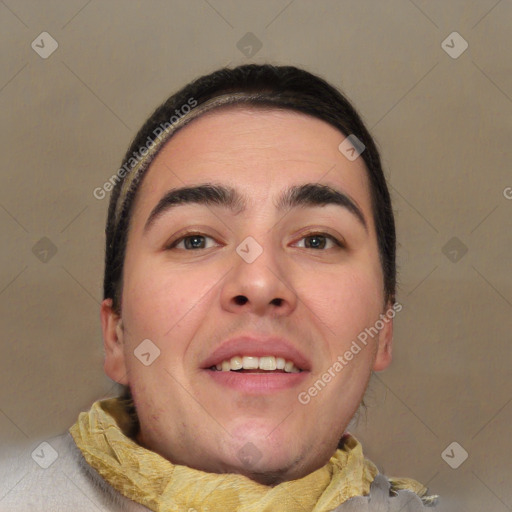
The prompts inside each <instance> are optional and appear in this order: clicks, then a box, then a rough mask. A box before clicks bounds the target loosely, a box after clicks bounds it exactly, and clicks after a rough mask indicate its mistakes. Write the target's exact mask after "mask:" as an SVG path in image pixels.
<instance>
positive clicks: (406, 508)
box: [332, 473, 439, 512]
mask: <svg viewBox="0 0 512 512" xmlns="http://www.w3.org/2000/svg"><path fill="white" fill-rule="evenodd" d="M384 510H385V511H387V512H399V511H400V512H430V511H436V510H439V508H438V497H437V496H423V497H422V498H420V497H419V496H418V495H417V494H416V493H414V492H412V491H409V490H405V489H395V488H394V487H393V485H392V483H391V482H390V480H389V479H388V478H387V477H386V476H384V475H383V474H381V473H379V474H378V475H377V476H376V477H375V479H374V480H373V482H372V484H371V486H370V494H369V495H368V496H356V497H355V498H351V499H350V500H348V501H346V502H345V503H343V504H342V505H340V506H338V507H337V508H335V509H334V510H333V511H332V512H356V511H357V512H381V511H384Z"/></svg>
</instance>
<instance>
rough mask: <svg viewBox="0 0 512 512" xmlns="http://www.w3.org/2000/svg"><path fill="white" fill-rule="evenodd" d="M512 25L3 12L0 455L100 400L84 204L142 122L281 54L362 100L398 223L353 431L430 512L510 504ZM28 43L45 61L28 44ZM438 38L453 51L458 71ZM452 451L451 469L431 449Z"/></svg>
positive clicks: (184, 11)
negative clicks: (393, 313)
mask: <svg viewBox="0 0 512 512" xmlns="http://www.w3.org/2000/svg"><path fill="white" fill-rule="evenodd" d="M511 22H512V2H510V1H507V0H502V1H496V0H479V1H478V2H463V1H449V2H447V1H442V0H436V1H433V0H431V1H426V0H423V1H421V0H415V2H412V1H410V0H394V1H387V2H380V1H377V0H374V1H361V2H359V1H336V0H319V1H316V2H313V1H308V0H294V1H293V0H292V1H290V0H272V1H260V2H256V1H254V2H248V1H245V2H236V1H234V0H231V1H229V0H208V1H206V0H194V1H178V0H173V1H154V0H153V1H146V2H127V1H125V2H122V1H119V0H109V1H105V2H100V1H98V0H92V1H90V2H87V1H86V0H73V1H70V0H67V1H60V2H59V1H45V2H39V1H35V0H34V1H23V0H3V1H1V2H0V42H1V45H2V53H1V56H0V69H1V78H0V112H1V116H2V137H1V138H0V144H1V147H0V151H1V156H2V165H1V172H2V186H1V188H0V224H1V227H2V246H3V247H2V253H1V265H0V307H1V311H2V351H1V354H2V357H1V359H0V439H1V444H2V446H6V445H11V446H12V445H19V446H20V450H22V448H21V447H22V446H24V448H23V449H24V450H30V451H31V450H32V449H34V448H35V447H36V446H37V445H38V443H39V442H40V441H41V440H44V439H48V438H50V437H52V436H54V435H56V434H59V433H61V432H64V431H65V430H66V429H67V428H68V427H69V426H70V425H71V424H72V423H73V422H74V421H75V419H76V417H77V415H78V413H79V411H81V410H85V409H87V408H88V407H89V406H90V404H91V403H92V402H93V401H94V400H96V399H98V398H100V397H102V396H107V395H109V394H112V393H114V392H115V391H116V388H115V387H113V383H112V381H110V380H109V379H108V378H106V377H105V376H104V375H103V368H102V359H103V349H102V340H101V331H100V323H99V302H100V300H101V285H102V273H103V250H104V248H103V244H104V236H103V229H104V222H105V218H106V209H107V202H108V199H104V200H97V199H95V198H94V197H93V194H92V192H93V190H94V188H96V187H99V186H101V185H102V184H103V183H104V182H105V180H107V179H108V178H109V177H110V176H111V175H112V174H113V173H114V172H115V171H116V170H117V168H118V165H119V163H120V161H121V157H122V155H123V154H124V151H125V150H126V148H127V146H128V144H129V142H130V140H131V137H133V136H134V135H135V133H136V131H137V130H138V128H139V126H140V125H141V123H142V122H143V121H144V120H145V118H146V117H147V115H148V114H149V113H150V112H151V111H152V110H153V108H154V107H156V105H157V104H159V103H160V102H161V101H162V100H164V99H165V98H166V97H167V96H168V95H169V94H171V93H172V92H173V91H175V90H176V89H177V88H178V87H181V86H182V85H184V84H185V83H186V82H188V81H189V80H191V79H193V78H195V77H197V76H199V75H202V74H204V73H207V72H210V71H213V70H215V69H217V68H218V67H221V66H223V65H226V64H230V65H237V64H242V63H247V62H270V63H275V64H293V65H298V66H303V67H305V68H306V69H308V70H310V71H312V72H315V73H319V74H321V75H322V76H324V77H325V78H326V79H327V80H329V81H330V82H332V83H333V84H334V85H336V86H338V87H340V88H341V89H342V90H343V91H344V92H345V93H346V94H347V95H348V97H349V98H351V100H353V102H354V103H355V105H356V107H357V108H358V109H359V110H360V112H361V113H362V115H363V117H364V119H365V120H366V122H367V125H368V127H369V128H370V129H371V131H372V133H373V134H374V136H375V137H376V139H377V141H378V143H379V146H380V148H381V151H382V157H383V161H384V164H385V167H386V172H387V174H388V176H389V179H390V185H391V190H392V196H393V200H394V206H395V210H396V215H397V224H398V237H399V242H400V248H399V254H398V262H399V272H400V273H399V280H400V290H399V294H398V301H399V302H401V303H402V304H403V311H402V312H401V313H399V315H398V316H397V318H396V324H395V325H396V327H395V348H394V361H393V364H392V366H391V368H390V369H388V370H387V371H385V372H382V373H379V374H376V375H374V377H373V378H372V382H371V384H370V388H369V391H368V393H367V397H366V401H367V403H368V406H369V407H368V412H367V415H366V419H365V418H364V416H362V417H361V419H360V421H359V423H358V424H357V426H355V428H354V429H353V432H354V433H355V434H356V435H357V436H358V438H359V439H360V440H361V441H362V443H363V446H364V448H365V452H366V455H367V456H368V457H369V458H371V459H372V460H373V461H375V462H376V463H377V464H378V465H379V467H380V468H381V469H382V470H383V471H385V472H386V473H387V474H389V475H400V476H410V477H413V478H416V479H418V480H420V481H421V482H423V483H425V484H427V485H428V486H429V487H430V489H431V491H432V492H435V493H439V494H441V495H443V496H444V497H445V505H444V508H443V510H454V511H459V510H465V511H480V510H486V511H491V510H492V511H496V512H501V511H507V510H512V486H510V484H509V480H510V477H511V476H512V466H511V462H510V461H511V459H512V442H511V435H510V424H511V421H512V404H511V401H512V385H511V380H510V376H511V371H510V365H511V359H512V358H511V356H512V322H511V316H512V315H511V313H512V277H511V276H512V272H511V263H510V262H511V260H510V251H511V249H512V235H511V232H512V230H511V228H512V200H509V199H507V198H506V195H507V191H508V196H509V198H510V197H512V190H511V189H510V188H507V187H512V173H511V164H510V161H511V157H512V155H511V148H512V144H511V142H512V140H511V139H512V126H511V125H512V60H511V58H510V55H511V54H512V38H511V36H510V34H511ZM43 31H47V32H49V33H50V34H51V36H52V37H53V38H54V39H55V40H56V41H57V42H58V45H59V46H58V49H57V50H56V51H55V52H54V53H53V54H52V55H51V56H50V57H48V58H47V59H43V58H41V57H40V56H39V55H38V54H37V53H36V52H35V51H34V50H33V49H32V48H31V42H32V41H33V40H35V39H36V38H37V36H38V35H39V34H40V33H41V32H43ZM453 31H457V32H458V33H460V35H461V36H462V37H463V38H464V39H465V40H466V41H467V42H468V44H469V47H468V49H467V50H466V51H465V52H464V53H462V55H460V56H459V57H458V58H456V59H454V58H452V57H450V56H449V55H448V54H447V53H446V52H445V51H444V50H443V47H442V45H441V43H442V42H443V40H445V39H446V38H447V37H448V36H449V34H451V33H452V32H453ZM247 32H251V33H253V34H254V35H255V37H256V38H257V39H258V40H259V41H260V43H261V44H262V47H261V48H260V49H259V50H258V51H257V52H256V53H255V54H254V55H245V54H244V53H242V51H241V50H239V49H238V47H237V43H238V42H239V41H240V39H242V37H244V35H245V34H246V33H247ZM246 37H248V36H246ZM447 44H449V45H451V46H454V48H453V49H452V50H453V51H456V50H457V49H459V48H461V46H460V44H459V43H458V42H456V40H454V42H453V43H452V42H451V40H450V39H448V43H447ZM239 46H242V45H239ZM47 48H48V46H47ZM256 49H257V47H256V46H254V48H253V51H255V50H256ZM43 237H47V238H48V239H50V240H51V242H52V244H53V245H54V246H55V248H56V251H57V252H56V253H55V254H54V255H53V256H52V257H50V256H51V252H50V253H48V255H47V256H46V258H47V261H46V262H45V261H41V259H40V258H43V259H44V258H45V256H44V254H42V253H40V252H39V253H38V256H39V257H37V256H36V254H34V251H33V247H34V246H35V244H36V243H38V241H39V240H40V239H41V238H43ZM454 237H456V240H455V241H453V240H452V238H454ZM450 240H452V241H451V242H450V244H453V247H452V246H451V245H448V247H446V244H447V243H449V241H450ZM45 243H46V244H47V242H40V244H43V245H42V248H43V249H45V247H46V248H47V246H45V245H44V244H45ZM462 244H463V245H462ZM463 247H466V248H467V253H466V254H464V255H463V256H462V258H460V256H461V254H462V252H463V251H462V249H461V248H463ZM450 250H455V251H456V252H452V253H450V252H449V251H450ZM35 252H36V253H37V251H35ZM446 254H447V255H448V256H450V257H452V258H455V259H457V258H460V259H459V260H458V261H456V262H453V261H451V260H450V259H449V258H448V257H447V255H446ZM454 441H456V442H457V443H459V444H460V445H461V446H462V447H463V448H464V449H465V450H466V451H467V452H468V454H469V457H468V459H467V460H466V461H465V462H464V463H463V464H462V465H460V467H459V468H458V469H452V468H451V467H450V466H449V465H448V464H447V463H446V462H445V461H444V460H443V458H442V455H441V454H442V453H443V451H444V450H445V448H447V447H448V445H450V443H452V442H454ZM461 453H462V452H461V449H460V448H458V447H456V448H455V450H454V452H453V455H452V453H451V452H450V455H452V461H453V460H455V461H457V460H459V458H460V456H461ZM452 464H453V462H452ZM0 498H1V496H0Z"/></svg>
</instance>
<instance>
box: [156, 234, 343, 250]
mask: <svg viewBox="0 0 512 512" xmlns="http://www.w3.org/2000/svg"><path fill="white" fill-rule="evenodd" d="M194 236H202V237H205V238H211V239H212V240H213V237H211V236H208V235H205V234H204V233H200V232H198V231H188V232H186V233H184V234H183V235H182V236H181V237H180V238H178V239H176V240H174V241H173V242H171V243H170V244H169V245H167V246H166V248H165V249H166V250H172V249H175V248H176V246H177V245H178V244H179V243H181V242H182V241H184V240H186V239H187V238H192V237H194ZM314 236H321V237H325V238H327V239H329V240H331V241H332V242H333V243H334V244H335V246H336V247H334V249H336V248H338V249H343V248H345V244H344V243H343V242H342V241H341V240H338V239H337V238H336V237H335V236H333V235H330V234H329V233H323V232H319V231H312V232H310V233H306V234H305V235H303V236H302V237H301V238H300V239H299V240H303V239H304V238H311V237H314ZM201 249H202V248H197V249H182V250H184V251H198V250H201ZM312 250H317V251H318V250H320V251H326V250H327V249H312Z"/></svg>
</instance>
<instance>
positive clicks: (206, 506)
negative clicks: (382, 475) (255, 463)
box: [69, 398, 427, 512]
mask: <svg viewBox="0 0 512 512" xmlns="http://www.w3.org/2000/svg"><path fill="white" fill-rule="evenodd" d="M127 415H128V413H127V412H126V410H125V409H124V407H123V406H122V405H121V404H120V402H119V399H118V398H110V399H106V400H98V401H96V402H94V404H93V405H92V407H91V409H90V410H89V411H88V412H82V413H80V415H79V417H78V420H77V422H76V423H75V424H74V425H73V426H72V427H71V428H70V429H69V432H70V433H71V435H72V436H73V439H74V440H75V443H76V445H77V446H78V448H79V449H80V451H81V452H82V454H83V456H84V458H85V460H86V461H87V462H88V464H90V465H91V466H92V467H93V468H94V469H96V470H97V471H98V473H99V474H100V475H101V476H102V477H103V478H104V479H105V480H106V481H107V482H108V483H109V484H110V485H111V486H112V487H114V488H115V489H117V490H118V491H119V492H120V493H121V494H123V495H124V496H126V497H127V498H130V499H131V500H133V501H135V502H137V503H140V504H142V505H144V506H146V507H147V508H149V509H150V510H154V511H158V512H187V511H189V510H211V511H219V510H223V511H226V512H232V511H239V512H270V511H274V510H279V511H300V512H304V511H306V512H330V511H332V510H333V509H335V508H336V507H337V506H338V505H340V504H341V503H343V502H345V501H346V500H348V499H349V498H352V497H353V496H361V495H367V494H368V493H369V490H370V484H371V482H372V481H373V479H374V478H375V475H377V473H378V469H377V467H376V466H375V465H374V464H373V463H372V462H371V461H370V460H368V459H366V458H365V457H364V455H363V451H362V447H361V444H360V443H359V442H358V441H357V440H356V439H355V437H353V436H352V435H350V434H349V435H347V437H346V442H345V444H344V447H343V449H338V450H336V452H335V453H334V455H333V456H332V457H331V458H330V459H329V462H327V464H326V465H325V466H323V467H322V468H320V469H318V470H316V471H314V472H313V473H310V474H309V475H306V476H304V477H302V478H300V479H298V480H290V481H287V482H283V483H281V484H278V485H276V486H274V487H270V486H266V485H262V484H259V483H256V482H254V481H253V480H251V479H249V478H247V477H245V476H243V475H239V474H232V473H226V474H217V473H206V472H204V471H200V470H198V469H193V468H190V467H188V466H182V465H177V464H173V463H172V462H170V461H168V460H167V459H165V458H163V457H162V456H160V455H159V454H157V453H155V452H153V451H151V450H148V449H146V448H144V447H142V446H140V445H139V444H138V443H137V442H136V441H134V440H133V439H132V438H130V437H127V436H126V435H125V433H124V432H123V430H122V427H123V425H126V421H127ZM390 480H391V482H392V485H393V488H395V489H399V488H406V489H410V490H412V491H414V492H416V493H417V494H418V495H420V496H423V495H424V494H425V492H426V491H427V489H426V488H425V487H424V486H423V485H421V484H420V483H419V482H417V481H416V480H412V479H408V478H401V479H390Z"/></svg>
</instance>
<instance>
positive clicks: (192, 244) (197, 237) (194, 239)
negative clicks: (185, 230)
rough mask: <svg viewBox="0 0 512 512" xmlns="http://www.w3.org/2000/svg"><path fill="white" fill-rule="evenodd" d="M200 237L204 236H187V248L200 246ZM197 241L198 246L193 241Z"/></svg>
mask: <svg viewBox="0 0 512 512" xmlns="http://www.w3.org/2000/svg"><path fill="white" fill-rule="evenodd" d="M202 238H204V237H202V236H201V235H193V236H190V237H188V238H187V240H186V243H188V246H189V248H190V247H193V248H196V249H197V248H198V247H200V246H201V242H202V240H201V239H202ZM198 241H199V246H198V245H196V243H195V242H198Z"/></svg>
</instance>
